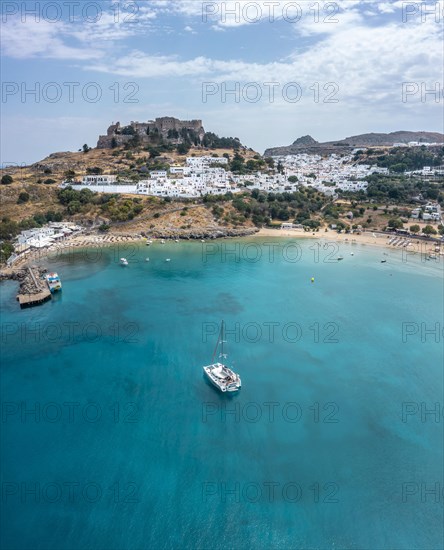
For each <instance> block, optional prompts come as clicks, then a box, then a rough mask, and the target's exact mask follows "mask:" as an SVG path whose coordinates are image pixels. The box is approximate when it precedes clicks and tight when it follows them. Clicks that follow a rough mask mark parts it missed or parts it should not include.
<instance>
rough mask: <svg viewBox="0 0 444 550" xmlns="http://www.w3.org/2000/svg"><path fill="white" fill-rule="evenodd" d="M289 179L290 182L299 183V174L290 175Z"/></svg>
mask: <svg viewBox="0 0 444 550" xmlns="http://www.w3.org/2000/svg"><path fill="white" fill-rule="evenodd" d="M288 181H289V182H290V183H297V182H298V181H299V179H298V177H297V176H290V177H289V178H288Z"/></svg>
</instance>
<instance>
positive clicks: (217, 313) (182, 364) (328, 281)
mask: <svg viewBox="0 0 444 550" xmlns="http://www.w3.org/2000/svg"><path fill="white" fill-rule="evenodd" d="M266 243H273V244H274V245H276V246H277V248H274V254H272V253H271V251H272V250H273V249H272V248H271V246H269V245H265V243H264V241H260V240H259V239H255V240H239V241H228V242H226V243H225V242H222V241H220V242H217V243H205V244H201V243H180V244H178V243H167V244H166V245H164V246H162V245H160V244H155V245H153V246H152V247H150V248H148V247H139V248H132V247H130V246H128V248H120V249H119V248H116V249H102V250H96V251H95V252H94V251H93V250H90V251H88V253H86V252H85V251H83V252H77V253H75V254H67V255H65V256H64V257H59V258H55V259H53V260H52V261H51V262H49V263H46V265H48V266H49V267H50V268H51V269H54V270H55V269H56V270H58V272H59V274H60V275H61V277H62V281H63V293H62V294H61V295H59V296H57V297H56V299H54V300H53V301H52V302H50V303H48V304H46V305H44V306H41V307H39V308H35V309H32V310H24V311H21V310H20V309H19V308H18V305H17V303H16V302H15V299H14V298H15V294H16V291H17V288H16V285H15V284H14V283H9V282H8V283H6V284H3V285H2V287H1V290H2V292H1V295H2V296H1V300H2V302H1V306H2V309H1V311H2V340H3V361H2V367H1V369H2V370H1V395H2V436H1V444H2V445H1V458H2V492H3V494H2V548H6V549H20V550H22V549H34V548H38V549H42V550H43V549H45V550H46V549H84V548H94V549H104V550H105V549H116V550H117V549H119V550H120V549H122V550H123V549H125V550H126V549H137V550H138V549H142V548H215V549H216V548H246V547H251V548H258V549H262V548H264V549H265V548H300V549H302V548H304V549H305V548H322V549H324V548H336V549H339V548H341V549H345V548H347V549H348V548H356V549H403V550H407V549H409V550H410V549H436V548H441V547H442V546H443V528H442V524H443V496H442V489H443V458H444V457H443V417H442V407H443V334H442V330H443V323H444V320H443V278H442V262H441V263H440V262H435V261H432V262H424V261H421V258H420V257H419V256H416V257H413V256H408V257H407V258H405V257H404V258H403V256H402V254H401V252H390V253H389V254H390V255H389V256H387V257H384V256H383V255H382V251H379V250H377V249H372V248H369V247H362V246H351V245H345V246H344V245H342V248H341V249H340V251H339V253H340V254H342V255H343V256H344V261H342V262H337V261H332V262H326V261H324V260H326V259H328V254H329V253H330V252H332V254H333V256H332V257H333V258H335V257H337V255H338V254H337V251H334V250H333V249H330V250H324V249H322V248H321V249H320V250H319V258H316V255H315V253H316V246H317V245H316V243H313V242H306V241H300V242H299V244H298V246H299V247H300V249H296V248H295V247H290V246H288V245H289V244H291V243H294V241H290V240H288V241H285V240H273V239H267V241H266ZM351 251H353V252H354V256H351V255H350V252H351ZM122 256H125V257H127V258H128V259H129V260H130V266H129V267H128V268H122V267H120V266H119V264H118V259H119V258H120V257H122ZM146 256H149V257H150V262H145V257H146ZM259 256H261V257H260V258H259ZM298 256H299V257H298ZM166 258H171V262H170V263H166V262H165V259H166ZM382 258H387V259H388V262H387V263H386V264H381V263H380V260H381V259H382ZM316 259H319V261H315V260H316ZM311 277H315V283H314V284H312V283H311V282H310V278H311ZM221 319H224V320H225V322H226V324H227V329H228V351H229V353H230V359H231V360H232V364H233V365H234V368H235V369H236V370H237V371H238V372H239V373H240V374H241V377H242V382H243V387H242V390H241V392H240V393H239V394H238V395H235V396H226V395H221V394H219V393H217V392H216V391H215V390H214V388H212V387H211V386H209V385H208V384H207V383H206V381H205V380H204V379H203V377H202V369H201V367H202V365H204V364H208V363H209V362H210V361H211V358H212V353H213V349H214V345H215V342H216V335H215V332H217V325H218V324H219V323H220V320H221ZM403 323H404V326H403ZM432 328H433V329H435V328H437V329H438V332H437V333H436V335H434V334H429V333H427V332H426V331H427V330H430V329H432ZM403 331H404V332H403ZM436 403H437V404H438V408H439V410H438V408H436V405H435V404H436ZM403 404H404V405H403ZM32 409H34V410H35V413H34V414H33V413H32V412H29V411H30V410H32ZM429 409H436V410H437V412H438V414H437V415H436V416H435V415H434V414H427V410H429ZM27 411H28V412H27ZM33 489H34V491H35V493H34V494H33V493H32V490H33ZM431 489H437V490H438V494H437V497H435V496H434V495H432V494H429V493H428V491H429V490H431Z"/></svg>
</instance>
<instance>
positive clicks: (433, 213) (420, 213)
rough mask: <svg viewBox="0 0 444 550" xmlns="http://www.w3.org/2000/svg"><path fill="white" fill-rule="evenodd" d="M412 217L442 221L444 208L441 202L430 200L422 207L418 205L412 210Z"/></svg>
mask: <svg viewBox="0 0 444 550" xmlns="http://www.w3.org/2000/svg"><path fill="white" fill-rule="evenodd" d="M410 217H411V218H413V219H415V220H419V219H421V220H423V221H425V222H426V221H431V222H438V223H441V221H442V210H441V206H440V204H439V203H437V202H436V203H432V202H429V203H428V204H426V205H425V206H423V207H422V208H420V207H418V208H415V209H414V210H412V212H411V214H410Z"/></svg>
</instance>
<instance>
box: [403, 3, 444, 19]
mask: <svg viewBox="0 0 444 550" xmlns="http://www.w3.org/2000/svg"><path fill="white" fill-rule="evenodd" d="M401 13H402V22H403V23H408V22H415V23H426V22H427V21H431V20H433V21H434V22H435V23H438V24H441V23H442V21H443V18H444V4H443V3H442V2H439V1H429V2H426V1H423V2H402V10H401Z"/></svg>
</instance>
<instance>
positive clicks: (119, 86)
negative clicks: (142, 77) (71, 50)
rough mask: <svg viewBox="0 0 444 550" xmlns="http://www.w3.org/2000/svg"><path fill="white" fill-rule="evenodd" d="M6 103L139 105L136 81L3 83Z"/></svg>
mask: <svg viewBox="0 0 444 550" xmlns="http://www.w3.org/2000/svg"><path fill="white" fill-rule="evenodd" d="M1 87H2V92H1V95H2V103H12V102H16V103H17V102H19V103H22V104H24V103H52V104H55V103H68V104H73V103H80V102H83V103H90V104H91V103H99V102H100V101H102V100H109V101H112V102H113V103H126V104H127V103H128V104H131V103H139V99H138V97H137V94H138V93H139V90H140V88H139V85H138V84H137V83H136V82H124V83H120V82H113V83H111V84H110V85H109V86H108V85H102V84H99V83H98V82H54V81H52V82H14V81H3V82H2V84H1Z"/></svg>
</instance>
